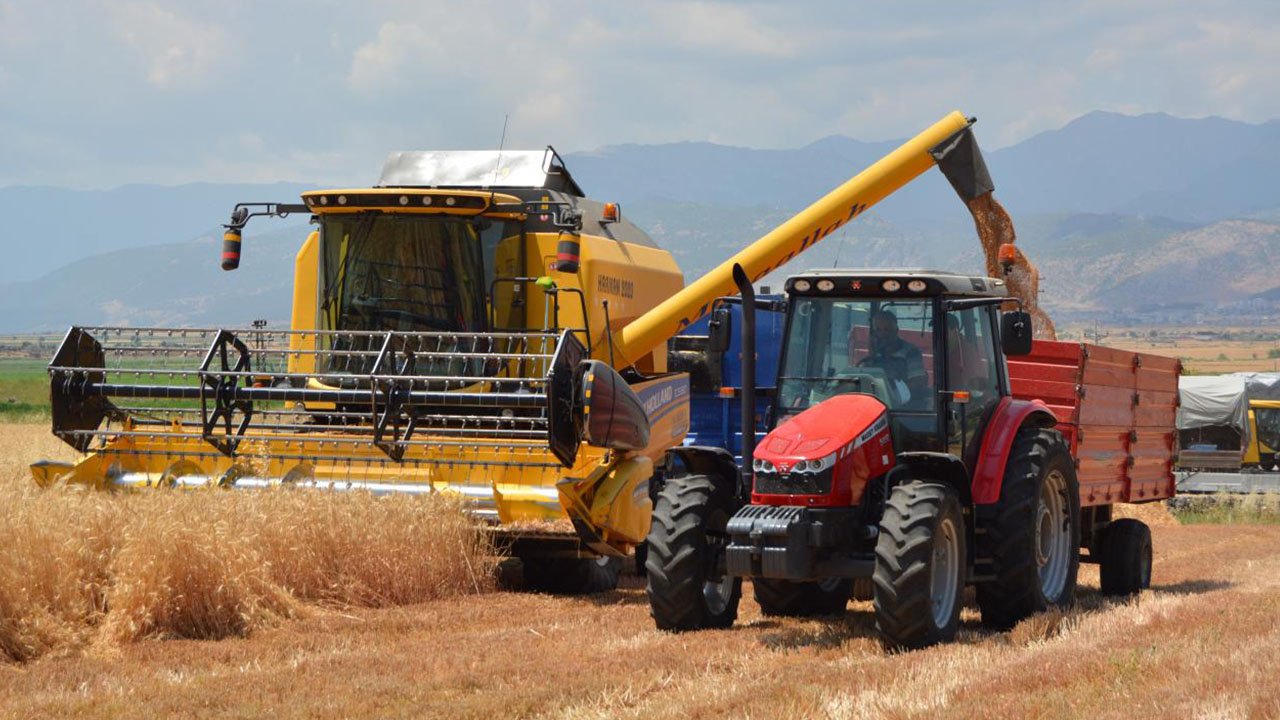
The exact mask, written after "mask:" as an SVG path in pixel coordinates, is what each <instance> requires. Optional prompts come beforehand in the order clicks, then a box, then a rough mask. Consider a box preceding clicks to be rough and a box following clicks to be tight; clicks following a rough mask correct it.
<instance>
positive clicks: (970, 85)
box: [0, 0, 1280, 188]
mask: <svg viewBox="0 0 1280 720" xmlns="http://www.w3.org/2000/svg"><path fill="white" fill-rule="evenodd" d="M998 6H999V7H1002V8H1003V9H993V8H996V7H998ZM1277 38H1280V2H1275V0H1256V1H1250V0H1223V1H1214V0H1196V1H1194V2H1181V1H1173V0H1168V1H1164V0H1162V1H1158V2H1157V1H1155V0H1151V1H1135V2H1123V1H1121V0H1098V1H1089V2H1065V1H1061V2H1043V3H1042V2H1007V3H999V4H998V3H982V2H970V3H954V2H946V3H941V2H939V3H924V2H894V3H884V2H879V3H870V2H866V3H857V2H849V1H847V0H846V1H844V2H838V1H835V0H832V1H829V2H812V3H801V2H724V3H712V2H639V1H637V0H632V1H630V2H621V1H619V2H608V1H605V0H582V1H580V2H579V1H574V0H564V1H558V0H545V1H543V2H481V1H477V0H471V1H469V2H439V1H436V2H432V1H431V0H408V1H405V2H398V1H387V2H349V1H345V2H329V1H316V2H266V1H260V2H247V1H241V0H218V1H216V2H195V1H192V2H150V1H147V0H137V1H128V0H119V1H115V2H105V1H104V2H91V1H79V2H77V1H72V0H65V1H64V0H0V187H3V186H9V185H33V184H43V185H65V186H72V187H81V188H108V187H115V186H118V185H122V184H126V183H135V182H148V183H162V184H177V183H184V182H192V181H201V180H210V181H218V182H236V181H274V180H293V181H301V182H316V183H322V184H347V183H358V184H365V183H370V182H373V181H375V180H376V178H377V173H378V171H379V169H380V168H381V164H382V160H383V158H384V156H385V154H386V153H387V152H388V151H390V150H395V149H450V148H489V147H496V146H497V144H498V140H499V136H500V134H501V132H502V123H503V116H504V114H510V118H511V120H510V128H509V130H508V135H507V142H506V144H507V147H541V146H543V145H546V144H554V145H555V146H556V147H557V149H559V150H561V151H576V150H589V149H592V148H596V147H599V146H601V145H610V144H619V143H628V142H639V143H653V142H668V141H679V140H710V141H714V142H718V143H725V144H731V145H743V146H750V147H765V148H768V147H797V146H800V145H804V144H807V143H809V142H812V141H814V140H816V139H818V138H821V137H824V136H826V135H832V134H841V135H847V136H850V137H855V138H859V139H865V140H880V139H886V138H898V137H905V136H908V135H910V134H912V133H914V132H915V131H917V130H918V129H920V128H922V127H924V126H925V125H927V124H928V123H930V122H932V121H933V120H935V119H936V118H938V117H939V116H941V115H942V114H944V113H945V112H946V111H948V110H951V109H953V108H954V109H960V110H962V111H964V112H965V113H968V114H972V115H977V116H978V117H979V118H980V122H981V128H982V129H981V132H982V137H983V138H984V141H985V143H986V144H987V145H988V146H989V147H992V148H995V147H1000V146H1004V145H1008V144H1011V143H1014V142H1017V141H1019V140H1022V139H1025V138H1027V137H1029V136H1031V135H1033V134H1035V133H1037V132H1040V131H1043V130H1049V129H1053V128H1057V127H1061V126H1062V125H1063V124H1064V123H1066V122H1067V121H1069V120H1070V119H1072V118H1074V117H1076V116H1078V115H1080V114H1083V113H1085V112H1088V111H1090V110H1097V109H1102V110H1114V111H1121V112H1126V113H1140V112H1153V111H1161V112H1167V113H1170V114H1173V115H1177V116H1182V117H1202V116H1206V115H1220V116H1224V117H1228V118H1234V119H1238V120H1245V121H1249V122H1259V121H1263V120H1268V119H1272V118H1276V117H1280V41H1277Z"/></svg>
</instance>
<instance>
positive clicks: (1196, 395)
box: [1178, 375, 1249, 444]
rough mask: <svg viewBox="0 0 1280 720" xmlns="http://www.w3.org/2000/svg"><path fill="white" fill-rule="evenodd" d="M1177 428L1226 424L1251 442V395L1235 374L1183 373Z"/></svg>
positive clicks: (1243, 381) (1187, 428) (1179, 393)
mask: <svg viewBox="0 0 1280 720" xmlns="http://www.w3.org/2000/svg"><path fill="white" fill-rule="evenodd" d="M1178 400H1179V402H1180V403H1181V405H1180V406H1179V408H1178V429H1179V430H1189V429H1191V428H1200V427H1211V426H1214V425H1225V426H1228V427H1232V428H1235V429H1236V430H1238V431H1240V434H1241V436H1242V437H1243V438H1244V442H1245V443H1246V444H1247V443H1248V442H1249V395H1248V393H1246V392H1245V380H1244V378H1242V377H1239V376H1236V375H1184V376H1183V377H1180V378H1178Z"/></svg>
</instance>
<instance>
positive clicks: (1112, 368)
mask: <svg viewBox="0 0 1280 720" xmlns="http://www.w3.org/2000/svg"><path fill="white" fill-rule="evenodd" d="M740 276H741V273H740ZM744 280H745V276H741V278H740V282H739V287H740V288H741V289H742V290H743V292H744V297H745V296H746V295H749V294H750V285H749V284H746V283H745V282H743V281H744ZM786 290H787V294H788V296H789V303H788V316H787V329H786V332H785V334H784V340H783V343H784V345H783V348H782V349H781V350H782V360H781V362H780V364H779V376H778V379H777V395H776V398H775V400H774V403H773V411H772V417H771V427H772V429H771V431H770V432H769V433H768V435H766V436H765V437H764V439H763V440H761V441H760V443H759V446H758V447H757V448H751V447H750V444H751V443H750V442H748V443H747V445H748V447H746V448H744V453H743V457H744V464H745V465H746V467H748V468H750V471H749V472H747V473H745V475H746V477H747V479H746V480H740V479H739V478H740V475H739V472H738V469H737V466H736V464H735V463H734V462H733V458H732V457H731V456H728V455H727V453H725V452H724V451H723V450H716V449H712V448H681V449H677V450H674V451H672V452H671V454H670V455H669V457H668V462H667V468H666V471H665V473H664V474H663V480H662V485H661V488H660V489H659V490H658V491H657V492H656V493H655V497H656V503H655V507H654V512H653V528H652V530H651V532H650V535H649V539H648V546H649V554H648V560H647V565H646V570H647V573H648V577H649V583H648V595H649V598H650V604H651V610H652V614H653V617H654V619H655V621H656V623H657V625H658V627H659V628H663V629H670V630H692V629H698V628H706V627H727V626H729V625H731V624H732V623H733V621H734V620H735V619H736V617H737V607H738V601H739V598H740V596H741V588H742V578H750V579H751V581H752V586H753V588H754V592H755V599H756V602H757V603H759V605H760V607H761V609H762V610H763V611H764V612H765V613H766V614H770V615H819V614H830V613H834V612H841V611H843V610H844V608H845V606H846V604H847V602H848V601H849V599H850V598H851V596H852V595H853V593H854V587H855V581H858V580H860V579H861V580H862V581H863V584H864V587H865V585H866V579H870V581H871V582H870V583H869V584H870V585H871V588H869V590H870V592H869V594H871V595H873V599H874V607H875V613H876V622H877V627H878V628H879V631H880V634H881V636H882V638H883V641H884V643H885V645H886V646H887V647H890V648H895V649H909V648H919V647H923V646H926V645H930V644H933V643H937V642H944V641H948V640H950V639H952V638H953V637H954V636H955V634H956V631H957V626H958V623H959V616H960V606H961V602H962V597H963V595H964V590H965V587H966V586H967V585H973V586H974V587H975V589H976V597H977V604H978V607H979V609H980V610H981V616H982V623H983V625H985V626H988V627H993V628H1008V627H1011V626H1012V625H1013V624H1015V623H1017V622H1018V621H1019V620H1021V619H1023V618H1025V617H1027V616H1028V615H1030V614H1032V613H1035V612H1038V611H1042V610H1045V609H1047V608H1051V607H1063V606H1067V605H1069V604H1070V603H1071V602H1072V600H1073V598H1074V593H1075V586H1076V573H1077V569H1078V567H1079V563H1080V561H1081V558H1082V555H1081V549H1082V548H1083V549H1085V550H1087V551H1088V555H1087V556H1085V557H1086V559H1087V560H1088V561H1091V562H1098V563H1100V565H1101V577H1102V590H1103V592H1104V593H1108V594H1131V593H1136V592H1138V591H1139V590H1141V589H1142V588H1145V587H1147V586H1148V585H1149V583H1150V579H1151V535H1150V531H1149V530H1148V528H1147V527H1146V526H1145V525H1143V524H1142V523H1140V522H1138V521H1135V520H1131V519H1119V520H1113V519H1112V514H1111V508H1112V504H1113V503H1116V502H1146V501H1151V500H1158V499H1161V498H1165V497H1169V496H1171V495H1172V494H1173V474H1172V461H1173V457H1174V442H1175V436H1176V433H1175V430H1174V417H1173V416H1174V412H1175V407H1176V402H1177V400H1176V398H1177V376H1178V373H1179V367H1178V363H1177V361H1176V360H1173V359H1168V358H1160V357H1156V356H1150V355H1140V354H1136V353H1128V352H1123V351H1118V350H1112V349H1109V348H1101V347H1097V346H1089V345H1081V344H1078V343H1060V342H1035V343H1033V342H1032V339H1031V322H1030V318H1029V316H1028V315H1027V314H1026V313H1024V312H1021V311H1012V312H1003V313H1002V312H1001V311H1000V306H1001V305H1002V304H1004V303H1008V302H1010V299H1009V297H1008V293H1007V291H1006V288H1005V286H1004V283H1003V282H1002V281H1001V280H997V279H992V278H984V277H970V276H965V275H958V274H951V273H942V272H932V271H894V270H831V271H823V272H813V273H809V274H805V275H801V276H797V277H793V278H790V279H789V280H788V281H787V283H786ZM743 324H744V326H745V327H744V328H743V332H744V334H749V333H751V332H752V329H751V327H750V323H743ZM753 346H754V342H753V339H748V338H744V341H743V347H753ZM744 360H746V358H744ZM743 375H744V377H745V378H751V377H754V371H753V370H752V371H747V370H744V373H743ZM744 394H747V395H748V397H745V398H744V399H743V405H744V406H745V407H748V408H749V407H752V406H753V403H752V398H751V397H749V395H750V392H749V389H746V390H744ZM746 427H750V426H749V425H748V426H746ZM744 439H747V438H744Z"/></svg>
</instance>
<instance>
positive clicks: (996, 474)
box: [972, 397, 1058, 505]
mask: <svg viewBox="0 0 1280 720" xmlns="http://www.w3.org/2000/svg"><path fill="white" fill-rule="evenodd" d="M1057 423H1058V420H1057V418H1055V417H1054V415H1053V411H1051V410H1050V409H1049V406H1048V405H1046V404H1044V402H1042V401H1040V400H1015V399H1013V398H1011V397H1006V398H1004V399H1002V400H1001V401H1000V404H999V405H997V406H996V410H995V412H994V413H992V414H991V420H990V421H988V423H987V431H986V432H985V433H984V434H983V437H982V451H981V453H979V455H978V464H977V467H976V468H974V472H973V496H972V497H973V504H974V505H991V504H993V503H995V502H997V501H998V500H999V499H1000V487H1001V485H1002V483H1003V482H1004V468H1005V465H1006V464H1007V463H1008V461H1009V450H1010V448H1012V447H1013V438H1014V436H1015V435H1017V434H1018V431H1019V430H1021V429H1022V428H1023V427H1024V426H1026V425H1031V426H1033V427H1053V426H1054V425H1056V424H1057Z"/></svg>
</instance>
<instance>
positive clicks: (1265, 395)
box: [1230, 372, 1280, 400]
mask: <svg viewBox="0 0 1280 720" xmlns="http://www.w3.org/2000/svg"><path fill="white" fill-rule="evenodd" d="M1230 377H1238V378H1242V379H1243V380H1244V386H1245V391H1246V392H1247V393H1248V395H1249V399H1250V400H1280V373H1273V372H1238V373H1231V375H1230Z"/></svg>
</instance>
